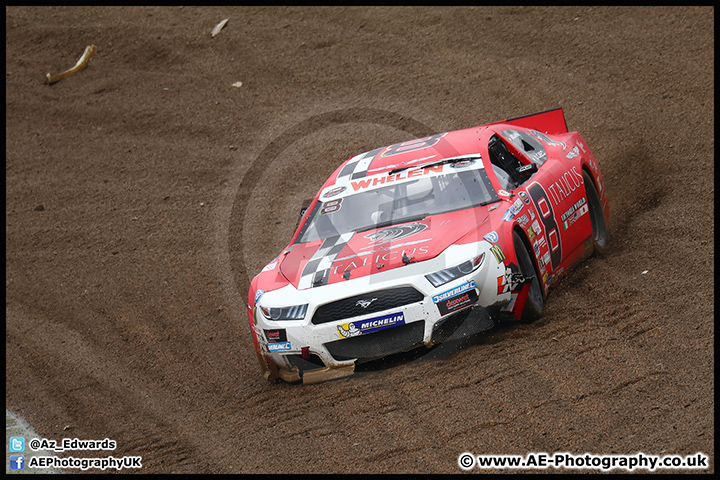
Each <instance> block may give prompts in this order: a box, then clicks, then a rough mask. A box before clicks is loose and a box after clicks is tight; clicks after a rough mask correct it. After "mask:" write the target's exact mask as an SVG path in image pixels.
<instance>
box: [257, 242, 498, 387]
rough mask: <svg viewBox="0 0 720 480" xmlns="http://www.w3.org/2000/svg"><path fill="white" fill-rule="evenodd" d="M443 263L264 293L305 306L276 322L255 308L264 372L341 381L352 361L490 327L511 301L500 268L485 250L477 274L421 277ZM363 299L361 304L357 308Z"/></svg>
mask: <svg viewBox="0 0 720 480" xmlns="http://www.w3.org/2000/svg"><path fill="white" fill-rule="evenodd" d="M440 262H441V260H435V261H428V262H422V263H412V264H409V265H406V266H404V267H401V268H397V269H394V270H391V271H388V272H382V273H378V274H375V275H371V276H369V277H362V278H357V279H352V280H348V281H347V282H342V283H336V284H331V285H325V286H322V287H317V288H311V289H307V290H302V291H298V290H296V289H295V288H294V287H293V286H292V285H288V286H286V287H283V288H281V289H278V290H275V291H272V292H267V293H265V294H264V295H263V299H262V301H263V302H267V304H282V302H285V304H294V303H308V304H309V306H308V311H307V315H306V317H305V319H303V320H284V321H273V320H270V319H268V318H266V317H265V316H264V315H263V314H262V313H261V311H260V309H259V308H257V307H256V308H253V309H252V311H251V315H252V316H253V320H254V322H253V321H251V324H253V323H254V324H253V329H254V333H255V335H256V338H257V339H258V344H259V345H258V346H259V349H258V356H259V359H260V363H261V366H262V365H263V363H265V366H266V367H267V371H266V377H267V378H269V379H274V378H282V379H283V380H286V381H289V382H296V381H300V380H302V381H303V383H314V382H317V381H325V380H330V379H334V378H340V377H344V376H347V375H352V374H353V372H354V369H355V365H356V364H360V363H363V362H367V361H371V360H376V359H380V358H383V357H386V356H389V355H393V354H397V353H402V352H406V351H410V350H413V349H415V348H418V347H421V346H432V345H435V344H438V343H442V342H447V341H451V340H456V339H461V338H464V337H467V336H469V335H472V334H474V333H478V332H482V331H484V330H488V329H490V328H492V327H493V325H494V320H493V318H494V316H495V314H496V313H497V312H498V311H499V310H500V308H501V307H502V306H503V305H506V304H507V303H508V302H509V301H510V300H511V294H510V292H509V291H501V290H502V289H501V288H499V283H501V282H500V280H501V279H503V278H505V274H506V269H505V266H504V265H503V264H502V263H498V262H497V260H496V259H495V257H494V256H493V255H486V256H485V261H484V264H483V265H482V266H481V268H479V269H478V270H477V271H475V272H473V273H471V274H469V275H467V276H465V277H461V278H457V279H455V280H453V281H452V282H449V283H447V284H445V285H442V286H440V287H437V288H435V287H433V286H432V285H431V284H430V282H428V281H427V279H426V278H425V274H427V273H430V272H433V271H437V270H440V269H442V268H444V265H441V264H440ZM445 262H447V260H445ZM368 301H369V302H370V304H369V305H368V306H366V307H362V306H361V305H360V306H359V305H358V304H361V303H367V302H368ZM366 312H367V313H366Z"/></svg>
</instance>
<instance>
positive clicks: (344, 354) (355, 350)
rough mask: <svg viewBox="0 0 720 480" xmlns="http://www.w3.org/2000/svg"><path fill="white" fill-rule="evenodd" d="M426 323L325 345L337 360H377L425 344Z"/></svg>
mask: <svg viewBox="0 0 720 480" xmlns="http://www.w3.org/2000/svg"><path fill="white" fill-rule="evenodd" d="M424 333H425V321H423V320H421V321H417V322H412V323H406V324H404V325H398V326H397V327H390V328H385V329H383V330H380V331H378V332H375V333H369V334H365V335H358V336H356V337H350V338H345V339H342V340H336V341H334V342H329V343H326V344H325V347H326V348H327V349H328V351H329V352H330V355H332V356H333V358H335V360H339V361H342V360H352V359H353V358H357V359H358V362H363V361H369V360H376V359H378V358H382V357H385V356H388V355H392V354H395V353H401V352H407V351H410V350H412V349H413V348H415V347H417V346H419V345H421V344H422V343H423V336H424Z"/></svg>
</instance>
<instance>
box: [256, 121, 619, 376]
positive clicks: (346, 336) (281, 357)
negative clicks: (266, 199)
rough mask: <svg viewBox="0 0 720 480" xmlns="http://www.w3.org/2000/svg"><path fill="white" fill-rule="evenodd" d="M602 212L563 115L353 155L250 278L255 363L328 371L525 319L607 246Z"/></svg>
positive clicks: (587, 156) (591, 171)
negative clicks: (285, 240) (282, 244)
mask: <svg viewBox="0 0 720 480" xmlns="http://www.w3.org/2000/svg"><path fill="white" fill-rule="evenodd" d="M608 219H609V208H608V200H607V196H606V191H605V188H604V185H603V182H602V177H601V175H600V169H599V167H598V164H597V161H596V160H595V157H594V156H593V154H592V152H591V151H590V148H589V147H588V145H587V143H586V142H585V140H584V139H583V138H582V137H581V136H580V134H579V133H577V132H568V131H567V127H566V124H565V116H564V114H563V111H562V109H555V110H549V111H546V112H541V113H537V114H533V115H528V116H525V117H519V118H514V119H510V120H506V121H503V122H497V123H492V124H488V125H482V126H479V127H473V128H468V129H464V130H458V131H453V132H445V133H439V134H436V135H431V136H428V137H424V138H420V139H416V140H410V141H405V142H401V143H397V144H395V145H390V146H387V147H381V148H378V149H375V150H372V151H370V152H366V153H362V154H360V155H357V156H354V157H352V158H350V159H349V160H347V161H345V162H344V163H343V164H342V165H340V167H338V169H337V170H336V171H335V172H334V173H333V175H332V176H331V177H330V178H329V179H328V180H327V181H326V182H325V184H324V185H323V187H322V188H321V189H320V191H319V192H318V193H317V195H316V196H315V199H314V200H313V201H312V203H311V204H310V206H309V207H308V209H307V210H306V211H305V212H304V214H303V215H302V218H301V220H300V223H299V225H298V228H297V230H296V232H295V234H294V236H293V238H292V239H291V240H290V243H289V244H288V246H287V247H286V248H285V249H283V251H282V253H280V255H279V256H278V257H277V258H275V259H274V260H272V261H271V262H270V263H269V264H268V265H267V266H266V267H265V268H263V270H262V271H261V272H260V273H259V274H258V275H257V276H256V277H255V278H254V279H253V280H252V282H251V286H250V291H249V297H248V311H249V316H250V327H251V329H252V335H253V341H254V345H255V349H256V352H257V356H258V360H259V361H260V366H261V369H262V371H263V372H264V374H265V376H266V378H268V379H276V378H282V379H284V380H286V381H290V382H294V381H300V380H302V381H303V382H305V383H311V382H316V381H322V380H328V379H332V378H338V377H342V376H345V375H350V374H352V373H353V372H354V368H355V365H356V364H359V363H362V362H367V361H370V360H376V359H379V358H383V357H386V356H389V355H393V354H396V353H400V352H404V351H409V350H411V349H414V348H417V347H421V346H432V345H435V344H438V343H441V342H446V341H449V340H454V339H460V338H463V337H466V336H468V335H472V334H475V333H477V332H481V331H484V330H487V329H490V328H492V327H493V326H494V324H495V323H496V322H498V321H499V320H502V319H514V320H518V321H526V322H527V321H532V320H534V319H536V318H538V317H539V316H540V315H541V314H542V311H543V302H544V299H545V298H546V296H547V294H548V292H549V290H550V288H551V287H552V286H553V285H554V284H555V283H557V281H558V280H559V279H560V278H561V277H562V275H563V274H565V273H566V272H568V271H569V270H570V269H571V268H573V267H574V266H576V265H578V264H579V263H580V262H582V261H583V260H584V259H586V258H587V257H588V256H590V255H591V254H592V253H593V251H595V252H602V251H603V250H604V249H605V248H606V242H607V222H608Z"/></svg>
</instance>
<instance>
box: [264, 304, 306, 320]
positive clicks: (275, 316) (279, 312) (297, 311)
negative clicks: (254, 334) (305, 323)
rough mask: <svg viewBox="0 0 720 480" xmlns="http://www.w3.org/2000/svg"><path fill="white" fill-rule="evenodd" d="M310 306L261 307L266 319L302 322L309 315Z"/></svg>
mask: <svg viewBox="0 0 720 480" xmlns="http://www.w3.org/2000/svg"><path fill="white" fill-rule="evenodd" d="M307 308H308V304H307V303H306V304H305V305H293V306H291V307H263V306H261V307H260V310H261V311H262V313H263V315H265V318H269V319H270V320H275V321H282V320H302V319H303V318H305V313H307Z"/></svg>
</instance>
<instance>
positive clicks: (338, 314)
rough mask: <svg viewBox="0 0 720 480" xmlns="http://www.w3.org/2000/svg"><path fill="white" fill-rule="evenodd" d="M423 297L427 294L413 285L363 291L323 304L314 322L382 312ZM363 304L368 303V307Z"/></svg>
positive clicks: (316, 312)
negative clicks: (360, 293) (359, 293)
mask: <svg viewBox="0 0 720 480" xmlns="http://www.w3.org/2000/svg"><path fill="white" fill-rule="evenodd" d="M423 298H425V296H424V295H423V294H422V293H420V292H418V291H417V290H416V289H414V288H413V287H398V288H390V289H387V290H377V291H375V292H369V293H363V294H362V295H355V296H352V297H348V298H343V299H342V300H338V301H336V302H332V303H326V304H325V305H321V306H320V307H319V308H318V309H317V310H316V311H315V314H314V315H313V318H312V323H313V324H314V325H320V324H322V323H328V322H334V321H336V320H345V319H348V318H353V317H359V316H360V315H368V314H371V313H377V312H382V311H383V310H389V309H391V308H397V307H402V306H403V305H409V304H411V303H416V302H420V301H421V300H422V299H423ZM367 302H370V304H369V305H367ZM362 305H366V307H363V306H362Z"/></svg>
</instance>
